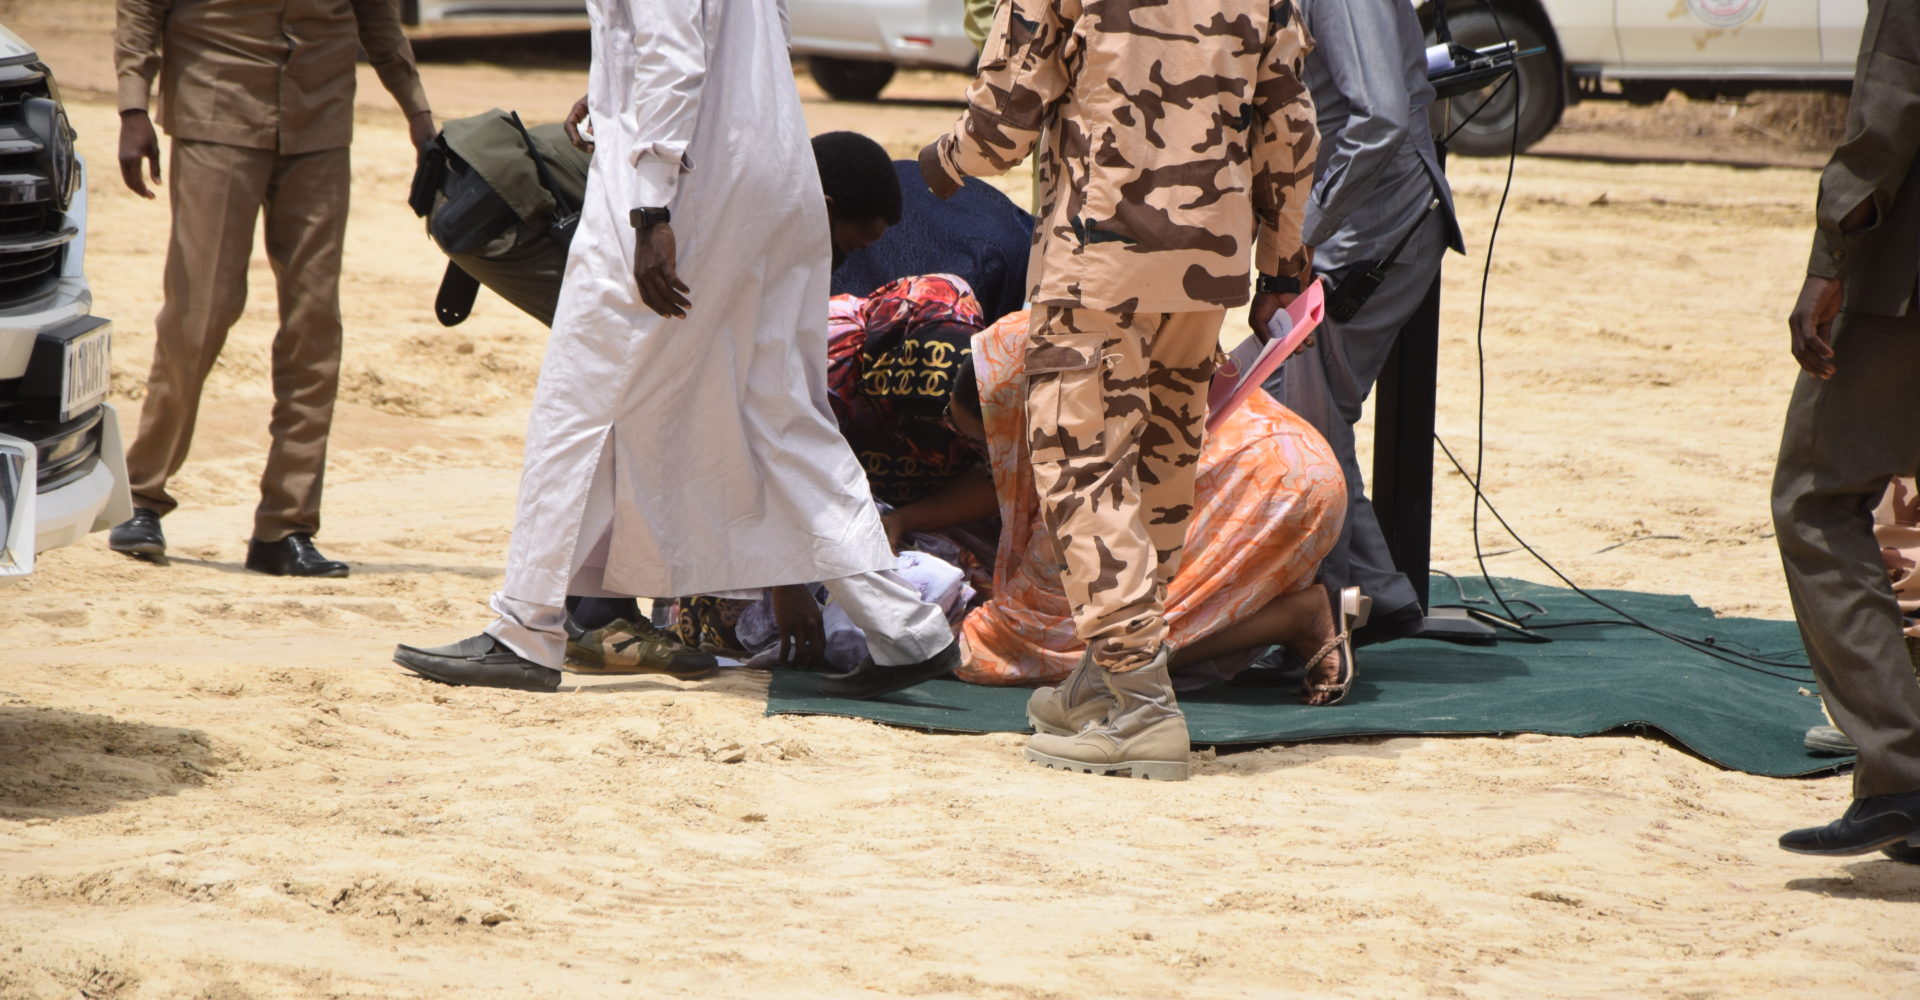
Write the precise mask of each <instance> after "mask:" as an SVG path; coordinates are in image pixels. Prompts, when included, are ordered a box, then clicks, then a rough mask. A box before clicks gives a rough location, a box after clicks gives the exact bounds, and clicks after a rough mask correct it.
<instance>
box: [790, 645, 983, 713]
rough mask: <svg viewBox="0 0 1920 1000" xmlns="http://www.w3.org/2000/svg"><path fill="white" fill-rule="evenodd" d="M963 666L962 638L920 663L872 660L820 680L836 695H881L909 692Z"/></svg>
mask: <svg viewBox="0 0 1920 1000" xmlns="http://www.w3.org/2000/svg"><path fill="white" fill-rule="evenodd" d="M959 665H960V640H958V639H955V640H954V641H952V642H950V643H947V648H945V649H943V650H941V651H940V652H938V653H935V654H933V655H932V656H931V657H928V658H927V659H924V660H921V661H920V662H919V663H909V664H906V665H905V666H899V667H883V666H881V665H879V664H878V663H875V662H873V661H872V660H868V661H866V662H865V663H862V664H860V666H859V667H857V668H855V669H854V670H853V671H852V672H851V673H845V674H835V675H833V676H831V677H828V678H826V679H824V680H822V681H821V682H820V691H821V693H822V694H829V695H832V696H834V697H835V698H856V699H861V700H865V699H867V698H878V697H880V696H881V695H884V694H892V693H894V692H895V691H905V690H906V689H907V688H910V687H912V686H914V685H915V684H924V683H926V682H927V681H930V680H933V679H934V678H936V677H945V676H946V675H948V674H950V673H952V672H953V668H955V667H957V666H959Z"/></svg>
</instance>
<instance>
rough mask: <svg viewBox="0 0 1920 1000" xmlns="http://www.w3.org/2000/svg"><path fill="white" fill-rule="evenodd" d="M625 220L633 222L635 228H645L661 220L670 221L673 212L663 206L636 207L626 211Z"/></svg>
mask: <svg viewBox="0 0 1920 1000" xmlns="http://www.w3.org/2000/svg"><path fill="white" fill-rule="evenodd" d="M627 221H628V222H631V223H633V228H635V229H645V228H647V227H648V226H653V225H658V224H660V223H662V222H672V221H673V213H671V212H669V211H667V210H666V209H664V208H636V209H634V210H633V211H631V212H628V213H627Z"/></svg>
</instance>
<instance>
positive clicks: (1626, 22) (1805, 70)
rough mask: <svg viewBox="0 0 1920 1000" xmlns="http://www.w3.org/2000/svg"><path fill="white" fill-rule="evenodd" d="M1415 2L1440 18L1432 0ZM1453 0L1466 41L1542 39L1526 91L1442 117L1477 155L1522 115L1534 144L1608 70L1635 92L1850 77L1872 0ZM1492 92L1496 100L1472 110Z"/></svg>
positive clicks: (1629, 94)
mask: <svg viewBox="0 0 1920 1000" xmlns="http://www.w3.org/2000/svg"><path fill="white" fill-rule="evenodd" d="M1415 2H1416V3H1418V4H1420V5H1421V6H1422V7H1425V8H1428V9H1426V10H1424V11H1423V15H1424V16H1425V18H1426V20H1427V21H1428V22H1429V23H1431V21H1432V10H1431V2H1430V0H1415ZM1899 2H1903V3H1911V2H1915V0H1899ZM1446 9H1447V22H1448V24H1449V25H1451V26H1452V28H1453V33H1454V40H1455V41H1457V42H1459V43H1461V44H1463V45H1466V46H1468V47H1470V48H1482V47H1485V46H1488V45H1494V44H1497V43H1499V42H1500V41H1501V40H1502V35H1503V33H1504V35H1505V36H1506V37H1510V38H1512V39H1514V40H1515V41H1517V42H1518V43H1519V45H1520V48H1521V51H1523V52H1525V51H1528V50H1535V49H1537V50H1540V51H1539V53H1538V54H1537V55H1532V56H1526V57H1524V58H1522V59H1521V60H1520V72H1519V82H1520V86H1519V87H1518V88H1517V89H1518V100H1517V101H1516V100H1515V90H1516V88H1514V87H1512V86H1508V87H1506V88H1504V89H1502V90H1500V91H1499V92H1498V93H1494V92H1492V89H1491V88H1489V90H1488V91H1483V92H1482V93H1481V94H1479V95H1472V94H1469V95H1463V96H1460V97H1456V98H1454V99H1453V101H1452V103H1451V106H1450V107H1449V108H1448V109H1447V114H1448V116H1449V117H1448V120H1447V121H1446V122H1445V123H1444V124H1441V123H1436V124H1440V126H1441V127H1440V131H1442V132H1443V133H1449V132H1455V131H1456V130H1457V134H1456V135H1455V137H1454V139H1453V141H1452V142H1451V143H1449V146H1450V148H1451V149H1453V150H1454V151H1455V152H1460V153H1465V154H1467V155H1470V156H1495V155H1504V154H1505V153H1506V152H1507V151H1508V150H1509V149H1510V148H1511V147H1512V144H1513V141H1514V136H1513V128H1514V125H1515V123H1516V122H1518V125H1519V136H1518V139H1519V147H1520V148H1521V149H1525V148H1527V147H1528V146H1530V145H1532V144H1533V143H1535V142H1537V141H1539V140H1540V138H1541V137H1543V136H1545V135H1546V134H1547V133H1548V132H1550V131H1552V130H1553V126H1554V125H1555V124H1556V123H1558V122H1559V120H1560V112H1561V109H1563V108H1565V107H1566V106H1567V105H1568V104H1569V103H1572V102H1574V101H1578V100H1581V99H1582V98H1593V97H1599V96H1601V95H1602V90H1601V87H1600V84H1601V82H1602V81H1614V82H1617V83H1618V85H1619V89H1620V91H1621V94H1620V96H1623V97H1625V98H1626V99H1627V100H1629V101H1634V102H1636V103H1653V102H1656V101H1659V100H1661V99H1662V98H1664V97H1666V95H1667V93H1668V92H1669V91H1672V90H1679V91H1681V92H1682V93H1685V94H1687V95H1688V96H1690V97H1711V96H1715V95H1725V96H1738V95H1742V94H1747V93H1750V92H1752V91H1755V90H1761V89H1768V88H1782V89H1786V88H1793V89H1800V88H1809V87H1841V86H1844V85H1846V84H1847V83H1848V82H1849V81H1851V80H1852V79H1853V63H1854V59H1855V58H1856V56H1857V55H1858V54H1859V49H1860V31H1861V29H1862V27H1863V25H1865V23H1866V19H1867V0H1446ZM1609 96H1611V94H1610V93H1609ZM1483 100H1484V101H1485V103H1486V108H1485V110H1483V111H1481V112H1480V114H1479V115H1477V116H1473V117H1472V120H1468V117H1469V116H1470V115H1472V114H1473V111H1474V109H1475V108H1477V107H1479V106H1480V104H1481V103H1482V101H1483Z"/></svg>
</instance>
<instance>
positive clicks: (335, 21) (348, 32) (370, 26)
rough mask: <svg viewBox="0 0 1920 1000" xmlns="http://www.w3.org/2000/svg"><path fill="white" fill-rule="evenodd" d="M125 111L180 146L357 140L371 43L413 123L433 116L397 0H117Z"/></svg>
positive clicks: (291, 150) (297, 146)
mask: <svg viewBox="0 0 1920 1000" xmlns="http://www.w3.org/2000/svg"><path fill="white" fill-rule="evenodd" d="M119 4H120V6H119V11H118V16H117V18H116V20H115V25H114V32H113V42H114V64H115V70H116V72H117V73H118V76H119V80H120V110H121V111H134V110H141V111H144V110H146V109H147V101H148V95H149V94H150V93H151V91H152V88H153V83H154V77H155V75H156V73H157V74H158V76H159V84H160V115H159V122H160V126H161V127H162V128H164V129H166V130H167V134H168V135H171V136H173V137H174V138H175V139H192V140H199V141H202V142H219V143H225V144H227V145H231V146H245V147H248V148H250V149H271V150H275V151H278V152H280V153H285V154H296V153H311V152H316V151H318V150H323V149H338V148H339V147H341V146H345V145H347V144H348V143H349V142H350V141H351V140H352V138H353V91H354V62H355V61H356V59H357V58H358V54H359V50H360V49H361V48H362V47H364V48H365V49H366V51H367V58H368V61H369V62H371V63H372V64H373V68H374V70H375V71H376V72H377V73H379V75H380V82H381V83H382V84H385V85H386V88H387V90H388V91H389V92H391V93H392V94H393V96H394V99H395V100H397V101H399V102H400V107H401V108H402V109H403V110H404V111H406V113H407V115H408V116H409V117H411V116H412V115H414V114H416V113H418V112H422V111H426V110H428V108H427V95H426V92H425V91H424V90H422V89H421V87H420V72H419V70H417V69H415V68H414V64H413V47H412V46H411V45H409V44H407V36H406V34H405V33H404V32H403V31H402V30H401V28H400V10H399V4H398V0H119Z"/></svg>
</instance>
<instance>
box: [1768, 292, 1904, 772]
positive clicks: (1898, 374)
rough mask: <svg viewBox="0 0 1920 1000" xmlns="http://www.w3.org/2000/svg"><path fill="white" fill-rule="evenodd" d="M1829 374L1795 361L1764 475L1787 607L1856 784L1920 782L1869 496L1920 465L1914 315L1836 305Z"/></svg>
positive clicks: (1900, 646)
mask: <svg viewBox="0 0 1920 1000" xmlns="http://www.w3.org/2000/svg"><path fill="white" fill-rule="evenodd" d="M1833 349H1834V358H1833V364H1834V368H1835V371H1834V375H1833V378H1831V379H1829V380H1826V381H1822V380H1820V379H1817V378H1814V377H1812V376H1810V375H1807V374H1806V373H1804V372H1803V373H1801V375H1800V379H1799V381H1798V382H1797V383H1796V384H1795V385H1794V390H1793V401H1792V402H1791V403H1789V404H1788V407H1787V424H1786V432H1785V434H1784V435H1783V436H1782V438H1781V441H1780V460H1779V465H1778V466H1777V467H1776V469H1775V471H1774V478H1773V523H1774V530H1775V531H1776V533H1777V536H1778V539H1779V544H1780V559H1781V562H1782V563H1784V564H1785V566H1786V573H1787V591H1788V593H1789V594H1790V595H1791V597H1792V599H1793V615H1794V618H1795V619H1796V620H1797V621H1798V622H1799V625H1800V636H1801V639H1802V641H1804V642H1805V643H1806V647H1807V658H1808V659H1809V660H1810V661H1811V662H1812V664H1813V671H1814V676H1815V677H1816V678H1818V680H1819V682H1820V695H1821V697H1822V698H1824V699H1825V700H1826V703H1827V710H1828V712H1829V713H1831V714H1832V715H1833V721H1834V722H1835V723H1836V724H1838V725H1839V727H1840V729H1841V730H1842V731H1843V732H1845V733H1846V734H1847V735H1848V736H1849V737H1851V738H1852V739H1853V742H1854V745H1856V746H1858V747H1859V748H1860V763H1859V764H1858V765H1857V766H1856V767H1855V769H1854V772H1853V793H1854V795H1855V796H1856V797H1861V798H1864V797H1867V796H1872V795H1892V794H1897V793H1901V792H1909V791H1913V790H1915V789H1920V680H1916V679H1915V677H1914V672H1913V668H1912V666H1911V660H1910V659H1909V657H1908V653H1907V647H1906V643H1905V640H1904V639H1903V637H1902V635H1901V631H1900V609H1899V606H1898V604H1896V603H1895V601H1894V596H1893V587H1892V584H1891V583H1890V582H1889V581H1888V578H1887V568H1886V564H1885V563H1884V562H1883V561H1882V560H1881V556H1880V547H1879V545H1878V543H1876V542H1875V541H1874V537H1873V508H1874V505H1875V504H1877V503H1879V501H1880V496H1881V494H1882V493H1883V492H1885V490H1886V488H1887V481H1888V480H1889V479H1891V478H1892V477H1894V476H1896V475H1912V474H1913V473H1914V472H1915V471H1916V470H1920V314H1916V315H1909V316H1906V317H1901V318H1897V319H1896V318H1889V317H1880V316H1867V315H1862V314H1858V313H1845V312H1843V313H1841V314H1840V318H1839V320H1838V321H1837V322H1836V323H1835V324H1834V328H1833Z"/></svg>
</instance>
